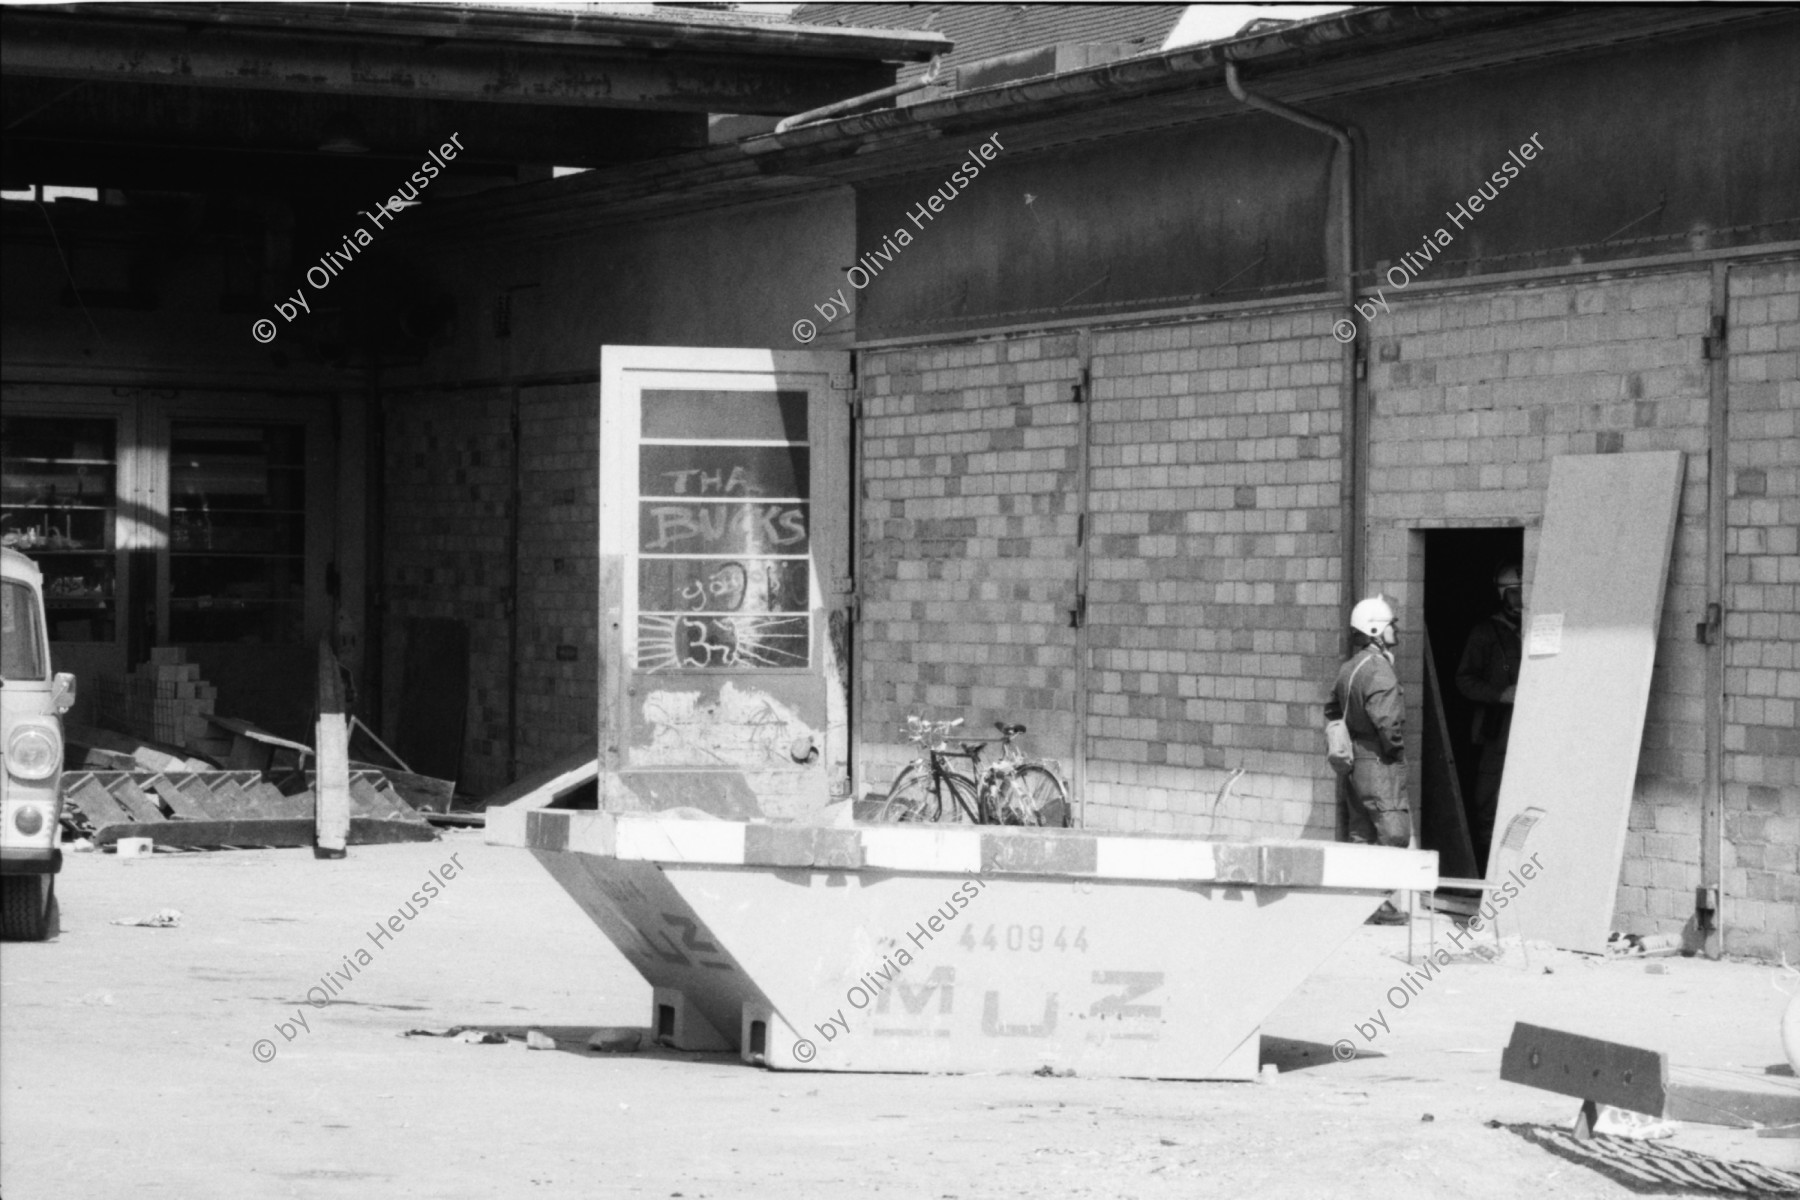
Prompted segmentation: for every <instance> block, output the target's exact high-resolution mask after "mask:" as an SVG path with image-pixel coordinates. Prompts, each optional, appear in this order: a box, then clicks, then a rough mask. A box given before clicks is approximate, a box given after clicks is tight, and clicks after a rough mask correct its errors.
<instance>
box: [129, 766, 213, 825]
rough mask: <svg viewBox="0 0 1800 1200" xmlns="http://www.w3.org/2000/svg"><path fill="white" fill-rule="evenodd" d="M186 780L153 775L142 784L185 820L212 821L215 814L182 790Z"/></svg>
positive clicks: (178, 816) (147, 790)
mask: <svg viewBox="0 0 1800 1200" xmlns="http://www.w3.org/2000/svg"><path fill="white" fill-rule="evenodd" d="M183 782H185V781H184V780H182V779H180V778H178V777H171V776H169V775H152V776H151V777H150V778H149V779H148V780H146V781H145V782H144V783H142V784H141V785H140V786H141V787H142V788H143V789H144V790H145V791H146V792H153V793H155V794H156V796H157V797H158V798H159V799H161V800H162V802H163V803H164V804H167V805H168V806H169V811H170V812H172V813H174V814H175V816H176V817H177V818H179V819H181V820H183V821H210V820H212V819H213V815H212V814H211V813H209V812H207V811H206V808H205V807H204V806H203V805H201V804H198V803H196V802H195V801H194V798H193V797H192V796H189V795H188V794H187V793H186V792H184V791H183V790H182V784H183Z"/></svg>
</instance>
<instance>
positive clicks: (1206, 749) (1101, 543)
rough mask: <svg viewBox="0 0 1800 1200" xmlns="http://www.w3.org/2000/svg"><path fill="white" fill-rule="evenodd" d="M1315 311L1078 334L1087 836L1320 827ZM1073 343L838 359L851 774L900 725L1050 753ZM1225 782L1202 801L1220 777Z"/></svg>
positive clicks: (1322, 475) (1332, 416)
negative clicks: (849, 435) (855, 741)
mask: <svg viewBox="0 0 1800 1200" xmlns="http://www.w3.org/2000/svg"><path fill="white" fill-rule="evenodd" d="M1329 326H1330V318H1329V317H1328V316H1327V315H1326V314H1323V313H1317V314H1312V313H1308V314H1298V315H1286V314H1284V315H1277V316H1258V317H1245V318H1241V319H1233V320H1218V321H1211V322H1192V323H1187V324H1183V325H1179V326H1165V327H1156V328H1149V329H1143V330H1137V331H1129V332H1116V333H1104V334H1100V335H1098V336H1096V337H1095V339H1094V344H1093V364H1092V377H1093V412H1092V416H1091V421H1092V444H1091V467H1092V470H1091V474H1090V480H1091V486H1092V497H1091V501H1090V507H1091V510H1092V512H1093V514H1094V519H1093V538H1092V542H1091V551H1090V553H1091V560H1090V581H1089V593H1088V622H1089V633H1090V638H1091V645H1092V664H1093V666H1092V673H1091V676H1090V696H1089V705H1090V711H1089V716H1088V730H1087V732H1088V738H1089V743H1088V758H1089V775H1088V784H1089V786H1088V793H1087V812H1086V819H1087V823H1088V825H1089V826H1090V827H1094V828H1114V829H1153V830H1179V831H1183V832H1209V831H1210V832H1219V833H1229V834H1243V835H1251V834H1288V835H1292V834H1294V833H1296V832H1299V831H1302V830H1304V831H1306V832H1308V833H1310V834H1313V835H1315V836H1329V835H1330V833H1331V831H1332V828H1333V823H1334V820H1335V813H1334V809H1333V807H1332V804H1333V800H1332V788H1331V784H1330V781H1329V778H1328V774H1327V773H1325V772H1324V771H1322V770H1321V769H1319V764H1318V763H1317V762H1316V761H1315V760H1316V759H1317V758H1318V742H1319V733H1318V723H1319V717H1318V711H1317V710H1318V706H1319V703H1320V699H1321V694H1322V688H1323V682H1322V681H1323V680H1326V679H1329V677H1330V675H1331V673H1332V671H1333V670H1334V669H1335V666H1336V650H1337V641H1338V634H1337V628H1336V626H1337V615H1336V614H1337V605H1338V587H1337V584H1336V583H1335V582H1334V581H1333V577H1334V576H1335V574H1336V573H1337V571H1338V562H1337V558H1336V534H1335V528H1336V523H1337V500H1338V496H1337V473H1338V470H1337V463H1338V459H1337V455H1338V441H1337V426H1338V412H1337V404H1338V399H1337V397H1338V392H1337V382H1336V380H1337V371H1338V363H1339V362H1340V359H1339V353H1338V348H1337V344H1336V342H1334V341H1333V340H1332V339H1331V337H1330V334H1329ZM1078 369H1079V361H1078V359H1077V358H1076V339H1075V337H1074V336H1073V335H1068V334H1064V335H1054V336H1043V335H1039V336H1027V337H1016V338H1008V339H1002V340H992V341H984V342H978V343H970V344H964V345H958V346H949V347H940V348H933V349H930V350H902V351H884V352H874V353H869V354H865V355H864V356H863V358H862V371H863V390H864V397H865V400H864V403H865V419H864V440H863V447H864V468H863V470H864V476H865V486H864V499H863V502H862V503H863V531H864V539H865V540H864V543H863V547H862V551H863V567H862V571H863V575H862V580H863V582H862V587H863V589H864V594H865V597H866V599H865V603H864V609H863V614H864V626H863V630H864V632H863V665H862V678H863V681H864V691H863V697H864V709H863V713H862V720H861V735H862V737H863V739H864V740H865V742H867V743H870V747H869V748H870V751H871V752H870V753H869V754H868V755H867V756H866V763H867V766H868V769H867V771H866V775H865V779H864V781H863V783H864V786H865V787H868V786H874V787H875V788H877V789H879V788H880V787H882V786H885V784H886V782H887V780H888V778H889V777H890V776H891V774H892V770H893V768H894V766H896V765H897V764H898V763H899V762H900V761H902V760H904V758H905V757H906V752H905V750H904V748H903V747H902V746H900V745H899V744H897V741H896V739H895V737H894V734H893V731H894V730H895V729H897V728H898V727H899V726H900V725H901V724H902V723H903V722H904V719H905V717H906V715H907V714H908V713H909V712H926V711H929V712H930V713H931V714H932V715H934V716H950V715H960V716H965V717H967V718H968V722H969V727H970V728H971V729H975V730H977V731H982V730H985V729H986V728H987V726H988V724H989V723H990V722H991V721H993V720H995V719H998V718H1001V717H1006V718H1010V719H1015V720H1020V721H1023V722H1025V723H1026V724H1028V725H1030V726H1031V728H1032V738H1031V743H1032V745H1033V748H1034V749H1036V750H1037V751H1039V752H1040V753H1044V754H1048V755H1053V756H1057V757H1059V758H1061V759H1062V760H1063V762H1064V764H1065V766H1066V765H1067V760H1068V756H1069V753H1070V748H1071V746H1072V745H1073V740H1072V739H1073V727H1072V717H1073V712H1074V691H1073V688H1074V673H1073V664H1074V648H1075V644H1076V634H1075V631H1074V630H1073V628H1072V627H1071V626H1070V623H1069V619H1068V610H1069V609H1070V608H1071V607H1072V606H1073V603H1074V595H1075V564H1076V554H1077V547H1076V541H1075V520H1074V515H1073V514H1074V513H1075V511H1076V504H1077V500H1078V493H1077V487H1078V483H1077V480H1076V478H1075V471H1074V468H1075V465H1076V454H1077V441H1078V437H1079V430H1078V422H1079V421H1080V419H1081V412H1080V409H1079V407H1078V406H1077V405H1076V404H1074V403H1073V402H1072V401H1071V394H1072V391H1071V389H1072V386H1073V384H1074V382H1075V380H1076V378H1077V374H1078ZM1234 768H1243V769H1244V770H1245V771H1246V774H1245V776H1244V777H1243V778H1242V779H1241V780H1240V781H1239V782H1238V783H1237V784H1236V786H1235V787H1234V788H1233V790H1232V792H1231V794H1230V797H1229V799H1227V800H1226V801H1225V803H1223V804H1222V805H1218V806H1217V811H1215V804H1216V802H1217V800H1218V793H1219V789H1220V786H1221V784H1223V783H1224V781H1225V780H1226V778H1227V777H1228V775H1229V773H1230V772H1231V770H1233V769H1234Z"/></svg>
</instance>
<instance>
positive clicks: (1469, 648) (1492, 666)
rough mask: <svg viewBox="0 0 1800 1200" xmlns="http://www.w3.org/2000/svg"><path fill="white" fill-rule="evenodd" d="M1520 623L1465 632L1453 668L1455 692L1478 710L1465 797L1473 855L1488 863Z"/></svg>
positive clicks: (1501, 622)
mask: <svg viewBox="0 0 1800 1200" xmlns="http://www.w3.org/2000/svg"><path fill="white" fill-rule="evenodd" d="M1519 653H1520V639H1519V623H1518V621H1517V620H1515V619H1514V618H1512V617H1511V616H1509V615H1508V614H1506V613H1503V612H1500V613H1495V614H1494V615H1493V616H1491V617H1489V618H1488V619H1487V620H1485V621H1483V622H1482V623H1481V624H1479V625H1477V626H1476V627H1475V628H1474V629H1472V630H1470V631H1469V640H1468V641H1467V642H1466V643H1465V644H1464V645H1463V653H1462V661H1461V662H1460V663H1458V664H1457V668H1456V690H1457V691H1459V692H1461V693H1462V694H1463V695H1464V696H1466V697H1468V698H1469V699H1470V700H1473V701H1475V702H1476V703H1477V704H1479V705H1480V706H1481V707H1480V708H1479V709H1477V710H1476V716H1475V724H1474V729H1473V730H1472V732H1471V740H1472V741H1473V742H1474V743H1475V745H1477V746H1479V747H1480V748H1481V757H1480V759H1478V760H1477V762H1476V766H1475V791H1474V794H1473V795H1471V796H1470V797H1469V806H1468V808H1469V839H1470V840H1471V841H1472V842H1474V843H1475V854H1476V856H1477V857H1478V858H1479V859H1480V861H1482V862H1486V861H1487V854H1488V846H1489V844H1490V843H1491V842H1492V841H1493V839H1494V813H1495V811H1496V810H1497V809H1498V808H1499V806H1500V774H1501V771H1502V769H1503V768H1504V767H1505V766H1506V739H1507V737H1508V736H1509V735H1510V734H1511V732H1512V715H1513V706H1512V705H1511V704H1510V703H1506V702H1503V701H1502V700H1501V699H1500V696H1501V694H1502V693H1504V692H1505V691H1506V689H1507V688H1510V687H1516V686H1517V685H1518V682H1519Z"/></svg>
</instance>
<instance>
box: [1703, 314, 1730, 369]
mask: <svg viewBox="0 0 1800 1200" xmlns="http://www.w3.org/2000/svg"><path fill="white" fill-rule="evenodd" d="M1725 349H1726V345H1725V318H1724V316H1723V315H1720V316H1715V317H1714V318H1713V319H1712V325H1711V329H1710V331H1709V332H1708V333H1707V335H1706V336H1705V337H1703V338H1701V339H1700V357H1701V358H1704V359H1706V360H1707V361H1709V362H1712V361H1716V360H1718V359H1721V358H1724V357H1725Z"/></svg>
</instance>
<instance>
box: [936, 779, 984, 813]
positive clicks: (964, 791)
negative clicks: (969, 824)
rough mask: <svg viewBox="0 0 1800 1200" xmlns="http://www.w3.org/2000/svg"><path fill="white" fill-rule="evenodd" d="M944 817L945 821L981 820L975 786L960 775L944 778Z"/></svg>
mask: <svg viewBox="0 0 1800 1200" xmlns="http://www.w3.org/2000/svg"><path fill="white" fill-rule="evenodd" d="M944 787H945V795H944V815H943V818H942V819H943V820H945V821H952V822H956V821H975V822H977V823H979V822H980V820H981V808H980V806H979V803H978V801H977V800H976V798H975V785H974V784H973V783H970V782H969V781H968V780H967V779H964V778H963V777H962V776H961V775H945V776H944Z"/></svg>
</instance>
